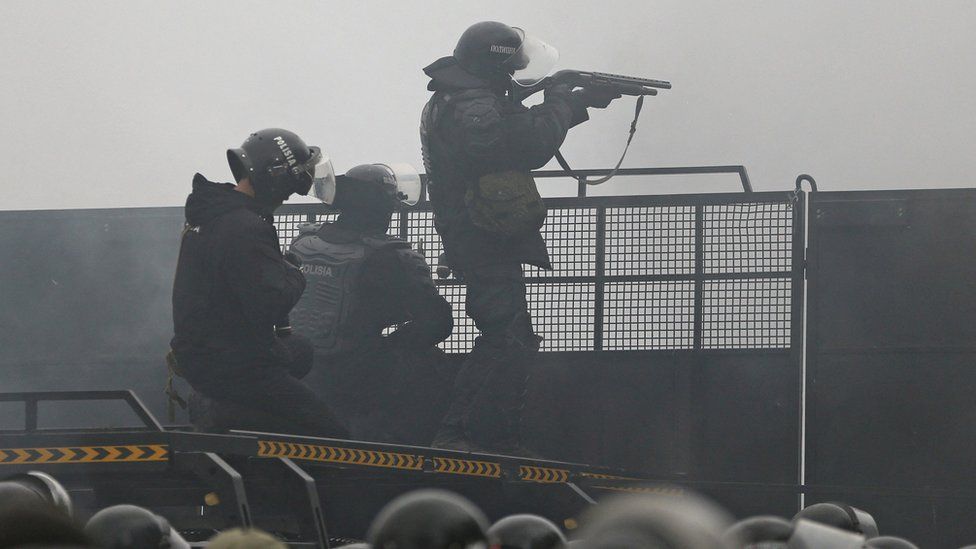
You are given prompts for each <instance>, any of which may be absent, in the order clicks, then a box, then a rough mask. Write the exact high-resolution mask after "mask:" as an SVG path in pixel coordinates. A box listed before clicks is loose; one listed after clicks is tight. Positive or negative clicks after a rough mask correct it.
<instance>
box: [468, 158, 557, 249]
mask: <svg viewBox="0 0 976 549" xmlns="http://www.w3.org/2000/svg"><path fill="white" fill-rule="evenodd" d="M464 204H465V206H466V207H467V209H468V215H469V216H470V218H471V222H472V223H474V225H475V226H477V227H479V228H481V229H484V230H486V231H488V232H490V233H495V234H500V235H503V236H509V237H511V236H520V235H524V234H528V233H531V232H533V231H537V230H539V228H541V227H542V224H543V223H545V221H546V206H545V204H543V202H542V197H541V196H539V190H538V189H537V188H536V186H535V179H533V178H532V176H531V175H530V174H529V173H528V172H520V171H507V172H498V173H490V174H487V175H484V176H482V177H481V178H480V179H478V181H477V183H475V184H474V185H472V186H471V187H469V188H468V190H467V192H466V193H465V194H464Z"/></svg>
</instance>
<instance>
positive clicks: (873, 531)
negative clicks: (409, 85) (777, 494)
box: [793, 502, 878, 538]
mask: <svg viewBox="0 0 976 549" xmlns="http://www.w3.org/2000/svg"><path fill="white" fill-rule="evenodd" d="M797 519H807V520H812V521H814V522H819V523H820V524H826V525H827V526H833V527H834V528H840V529H841V530H847V531H848V532H854V533H857V534H863V535H864V537H866V538H873V537H875V536H877V535H878V524H877V522H875V520H874V517H872V516H871V515H870V514H869V513H868V512H867V511H864V510H862V509H858V508H857V507H851V506H850V505H847V504H846V503H841V502H830V503H815V504H813V505H810V506H807V507H805V508H803V509H802V510H800V512H799V513H797V514H796V516H794V517H793V520H797Z"/></svg>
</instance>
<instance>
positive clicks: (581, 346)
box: [526, 283, 595, 351]
mask: <svg viewBox="0 0 976 549" xmlns="http://www.w3.org/2000/svg"><path fill="white" fill-rule="evenodd" d="M594 292H595V285H594V284H587V283H566V284H551V283H537V284H528V285H527V287H526V294H527V298H528V302H529V313H530V314H531V315H532V327H533V329H534V330H535V333H537V334H539V335H540V336H542V338H543V339H542V346H541V350H543V351H589V350H591V349H592V348H593V311H594V306H593V305H594V304H593V299H594Z"/></svg>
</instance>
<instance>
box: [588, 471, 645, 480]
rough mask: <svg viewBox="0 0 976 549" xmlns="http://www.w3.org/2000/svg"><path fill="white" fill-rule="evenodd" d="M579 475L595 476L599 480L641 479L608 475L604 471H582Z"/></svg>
mask: <svg viewBox="0 0 976 549" xmlns="http://www.w3.org/2000/svg"><path fill="white" fill-rule="evenodd" d="M580 476H581V477H583V478H595V479H601V480H633V481H640V480H641V479H639V478H633V477H618V476H617V475H608V474H605V473H588V472H582V473H580Z"/></svg>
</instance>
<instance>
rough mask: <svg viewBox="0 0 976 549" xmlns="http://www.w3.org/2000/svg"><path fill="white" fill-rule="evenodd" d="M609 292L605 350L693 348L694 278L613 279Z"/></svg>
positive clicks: (606, 307) (607, 291)
mask: <svg viewBox="0 0 976 549" xmlns="http://www.w3.org/2000/svg"><path fill="white" fill-rule="evenodd" d="M605 296H606V297H605V299H606V305H605V306H604V307H605V309H604V311H605V312H604V323H603V348H604V349H605V350H608V351H620V350H646V349H691V348H693V345H694V340H695V336H694V334H695V284H694V282H690V281H673V282H672V281H663V282H610V283H608V284H607V287H606V293H605Z"/></svg>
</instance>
